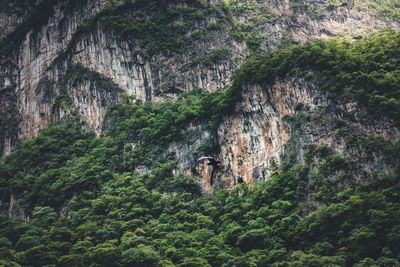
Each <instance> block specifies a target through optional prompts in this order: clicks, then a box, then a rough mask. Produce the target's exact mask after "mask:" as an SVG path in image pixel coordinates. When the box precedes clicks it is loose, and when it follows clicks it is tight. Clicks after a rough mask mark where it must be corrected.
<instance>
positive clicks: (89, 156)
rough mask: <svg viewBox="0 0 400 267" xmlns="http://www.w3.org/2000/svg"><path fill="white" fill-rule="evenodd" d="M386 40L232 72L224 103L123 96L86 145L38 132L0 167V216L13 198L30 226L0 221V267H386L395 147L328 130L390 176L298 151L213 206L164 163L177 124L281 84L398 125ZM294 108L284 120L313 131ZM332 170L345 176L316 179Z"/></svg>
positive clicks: (306, 51) (395, 227)
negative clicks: (306, 83)
mask: <svg viewBox="0 0 400 267" xmlns="http://www.w3.org/2000/svg"><path fill="white" fill-rule="evenodd" d="M399 38H400V37H399V32H396V31H394V30H391V29H388V30H385V31H383V32H380V33H378V34H375V35H373V36H371V37H369V38H365V39H364V40H361V41H359V42H355V43H349V42H343V41H338V40H330V41H315V42H313V43H308V44H306V45H305V46H292V47H289V48H286V49H284V50H279V51H276V52H274V53H271V54H268V55H265V56H263V57H260V58H259V59H255V60H252V61H250V62H248V63H247V64H245V65H244V67H243V68H242V69H241V70H239V71H238V73H237V74H236V75H235V77H234V82H233V86H232V87H230V88H228V89H227V90H226V91H220V92H214V93H208V92H205V91H203V90H200V89H196V90H194V91H192V92H190V93H186V94H183V95H182V96H181V97H180V98H179V99H177V100H176V101H165V102H162V103H150V102H149V103H146V104H143V103H141V102H140V101H136V100H134V99H130V98H129V97H127V99H126V100H127V101H126V103H121V104H118V105H115V106H113V107H111V108H110V112H109V115H108V119H107V121H108V130H107V131H106V132H105V133H104V135H103V136H102V137H100V138H96V137H95V136H94V134H93V133H91V132H88V131H87V130H85V129H84V128H82V125H81V124H80V123H79V122H78V121H75V120H67V121H66V122H65V123H64V124H54V125H52V126H50V127H49V128H47V129H44V130H42V132H41V134H40V135H39V137H37V138H33V139H32V140H29V141H27V142H25V143H24V144H22V145H21V148H20V149H19V150H18V151H16V152H15V153H13V154H11V155H10V156H9V157H7V158H5V159H3V160H1V161H0V193H1V194H0V196H1V198H2V199H1V200H2V203H4V201H8V200H9V199H10V197H11V195H14V196H16V198H17V199H19V200H20V204H21V205H22V206H23V207H24V209H25V210H26V212H27V213H28V215H29V216H30V219H31V220H30V221H22V220H21V219H19V218H9V217H8V216H5V215H1V216H0V265H11V266H19V265H23V266H44V265H56V266H171V265H179V266H210V265H211V266H268V265H272V266H305V265H311V266H324V265H330V266H344V265H346V266H351V265H354V264H358V266H365V265H368V264H369V265H373V264H376V265H382V266H397V265H399V261H400V248H399V246H398V244H399V242H400V227H399V225H400V204H399V203H400V195H399V194H398V192H399V189H400V188H399V186H400V185H399V178H400V177H399V170H398V155H399V153H400V145H399V144H400V142H399V141H398V140H385V139H384V138H383V137H381V136H367V137H365V136H358V135H356V134H355V133H353V132H345V130H346V128H345V127H342V126H343V124H344V122H341V121H336V123H337V128H338V129H337V134H338V135H339V134H343V135H344V136H346V140H347V142H346V146H347V148H348V149H349V151H350V152H352V151H353V150H354V151H362V152H365V151H366V152H368V153H365V154H367V155H366V158H361V159H360V160H366V161H368V160H369V158H368V157H369V156H374V153H376V155H378V154H379V155H385V156H382V159H380V160H382V161H381V162H383V163H385V164H387V166H390V167H392V169H394V170H395V172H394V173H393V174H390V173H379V174H375V173H372V174H371V176H370V177H360V178H361V179H362V178H367V179H365V180H364V183H359V182H358V181H357V180H356V179H355V175H359V173H358V172H357V170H354V165H353V162H351V161H349V160H348V158H347V159H346V158H344V157H342V156H340V155H337V154H335V153H333V152H332V151H331V150H329V148H327V147H315V146H308V147H306V148H305V149H307V151H308V153H307V157H306V162H305V164H304V165H298V164H296V162H295V161H292V162H290V161H288V162H284V163H283V164H282V166H280V168H279V169H278V170H277V172H276V173H274V174H273V175H271V177H269V179H268V180H267V181H266V182H264V183H255V184H254V185H253V186H252V187H249V186H248V185H246V184H242V185H239V186H236V187H235V188H234V189H233V190H231V191H228V190H223V189H222V190H218V191H217V192H215V194H213V195H203V194H202V192H201V189H200V187H199V185H198V184H197V183H196V181H195V180H194V179H192V178H191V177H188V176H186V175H184V174H182V173H179V172H176V171H175V170H176V159H175V157H174V155H173V154H171V153H168V152H167V151H168V150H167V146H168V144H169V143H170V142H171V141H173V140H176V139H179V138H181V137H182V132H181V129H182V128H183V127H184V126H186V125H187V124H188V123H189V122H200V121H206V122H211V128H212V129H213V130H215V129H216V127H217V126H218V125H219V123H220V122H221V118H222V116H223V115H224V114H226V113H229V112H232V111H234V108H233V107H234V104H235V102H236V101H237V100H238V99H239V98H240V94H241V89H242V88H243V86H244V85H246V84H249V83H250V84H251V83H260V84H262V85H265V86H267V85H268V84H269V83H271V82H272V81H273V80H274V79H275V78H276V77H279V76H281V77H283V76H285V75H290V74H293V73H302V74H304V73H309V75H310V76H309V78H310V79H314V80H316V81H320V82H321V84H320V87H321V88H322V90H325V91H326V92H329V94H330V95H331V97H339V98H340V97H351V98H353V99H354V100H355V101H358V102H359V103H360V104H361V105H364V106H365V107H367V108H368V109H369V110H371V111H379V112H380V113H377V114H382V113H386V114H387V115H388V116H390V117H391V118H393V119H398V117H396V116H398V114H399V113H398V112H399V104H398V101H400V99H399V97H400V95H399V93H400V90H399V75H398V74H399V72H398V69H399V64H400V60H399V54H398V51H399ZM78 72H80V73H82V75H83V76H85V78H87V79H89V80H90V79H91V78H93V76H92V75H94V79H97V78H98V77H97V76H96V74H95V73H92V72H90V71H88V70H87V69H82V68H81V67H79V66H75V67H74V68H72V69H70V72H69V78H70V79H69V80H70V81H71V82H74V81H79V79H81V77H79V76H77V75H76V74H77V73H78ZM107 81H108V80H102V82H105V83H106V85H107V86H108V85H109V84H108V83H107ZM59 101H60V102H61V101H67V100H66V99H65V98H63V97H60V100H59ZM301 109H302V108H301V105H298V106H297V107H296V110H297V111H299V112H298V113H299V114H296V115H299V116H304V117H305V118H306V119H307V120H308V121H309V122H313V121H314V120H316V119H318V118H317V115H318V114H305V111H301ZM292 119H293V122H295V120H296V118H292ZM304 124H306V123H304ZM206 149H208V148H206ZM354 155H358V154H356V153H355V154H354ZM350 156H353V155H350ZM315 158H317V159H318V160H314V159H315ZM315 162H317V163H318V164H317V163H315ZM396 164H397V165H396ZM385 167H386V166H385ZM336 171H342V172H343V173H344V174H345V175H344V176H338V177H336V178H337V179H336V180H332V179H327V178H332V172H336ZM350 182H352V183H350ZM310 203H311V204H314V205H310ZM307 205H310V206H311V207H310V206H307ZM61 215H62V216H61ZM356 266H357V265H356Z"/></svg>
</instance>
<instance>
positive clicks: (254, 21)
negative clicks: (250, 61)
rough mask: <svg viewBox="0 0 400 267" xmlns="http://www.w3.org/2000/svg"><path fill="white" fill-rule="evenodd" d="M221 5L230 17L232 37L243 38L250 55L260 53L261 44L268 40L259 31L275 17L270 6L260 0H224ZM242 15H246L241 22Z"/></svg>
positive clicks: (261, 49)
mask: <svg viewBox="0 0 400 267" xmlns="http://www.w3.org/2000/svg"><path fill="white" fill-rule="evenodd" d="M222 5H223V6H224V7H225V10H226V11H227V13H228V14H230V15H231V17H232V18H231V23H232V24H233V30H232V33H231V34H232V35H233V37H236V38H239V39H242V40H244V41H245V42H246V44H247V47H248V48H249V50H250V53H251V55H258V54H260V53H261V52H262V51H263V48H262V45H265V43H266V42H267V41H268V37H266V36H263V35H262V34H261V31H262V30H263V28H264V27H265V25H266V24H268V23H271V22H272V21H273V20H274V19H276V18H277V15H276V14H275V13H274V12H273V10H272V9H271V7H269V6H268V5H266V4H265V2H263V1H260V0H225V1H223V2H222ZM243 17H246V21H245V22H242V18H243Z"/></svg>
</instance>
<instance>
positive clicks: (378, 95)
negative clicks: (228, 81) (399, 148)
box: [233, 28, 400, 122]
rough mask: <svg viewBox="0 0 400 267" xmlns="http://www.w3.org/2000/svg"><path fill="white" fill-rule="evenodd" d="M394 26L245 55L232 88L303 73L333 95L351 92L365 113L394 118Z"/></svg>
mask: <svg viewBox="0 0 400 267" xmlns="http://www.w3.org/2000/svg"><path fill="white" fill-rule="evenodd" d="M399 46H400V32H399V31H396V30H394V29H391V28H388V29H386V30H383V31H380V32H378V33H376V34H373V35H371V36H369V37H365V38H363V39H362V40H360V41H358V42H347V41H343V40H338V39H330V40H328V41H322V40H316V41H314V42H309V43H307V44H306V45H304V46H298V45H296V46H291V47H288V48H286V49H282V50H278V51H276V52H274V53H271V54H266V55H264V56H262V57H259V58H258V59H255V60H251V61H249V62H247V63H245V64H244V66H243V67H242V68H241V69H240V70H239V71H238V72H237V74H236V77H235V80H234V84H233V87H234V88H235V90H238V89H237V88H241V87H242V85H244V84H246V83H259V84H264V85H267V84H269V83H271V82H272V81H273V80H274V79H275V78H276V77H284V76H285V75H287V74H291V73H296V72H307V71H310V73H309V78H310V79H315V80H316V81H318V83H319V87H320V88H322V89H323V90H325V91H327V92H329V93H330V94H331V95H332V96H334V97H339V98H351V99H354V100H355V101H358V102H359V103H360V104H361V105H363V106H365V107H366V108H368V110H369V111H370V114H371V116H375V115H377V116H382V115H384V116H388V117H390V118H392V119H393V120H396V121H397V122H400V72H399V70H398V69H399V62H400V55H399V53H398V51H399V49H400V47H399Z"/></svg>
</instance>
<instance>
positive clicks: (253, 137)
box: [218, 76, 400, 183]
mask: <svg viewBox="0 0 400 267" xmlns="http://www.w3.org/2000/svg"><path fill="white" fill-rule="evenodd" d="M291 121H292V123H290V122H291ZM293 121H295V122H296V123H293ZM338 122H340V123H343V125H340V126H338V124H339V123H338ZM344 122H345V123H344ZM340 131H342V132H348V133H355V134H356V136H357V138H363V137H368V136H372V135H380V136H382V138H383V139H385V140H395V139H397V138H399V137H400V132H399V130H398V129H397V128H396V126H395V124H394V123H393V122H392V121H391V120H388V119H381V120H379V121H376V120H375V119H372V118H371V116H370V114H368V112H367V111H366V110H364V109H362V108H360V107H358V106H357V104H356V103H353V102H346V101H337V100H334V99H330V98H328V97H327V95H326V94H324V93H321V90H320V89H318V88H317V86H316V84H315V83H314V82H313V81H306V80H305V79H304V78H302V77H301V76H296V77H291V78H287V79H283V80H276V81H275V82H274V83H273V85H271V86H269V87H267V88H263V87H261V86H259V85H252V86H247V87H246V88H244V90H243V100H242V101H241V102H240V103H239V104H238V105H237V106H236V109H235V112H234V113H233V115H230V116H228V117H226V118H225V120H224V122H223V123H222V124H221V126H220V128H219V130H218V140H219V144H220V148H221V153H220V158H221V161H222V163H223V169H224V172H223V175H222V179H225V180H227V179H232V183H236V182H237V180H238V178H239V177H241V178H242V179H243V180H244V181H245V182H255V181H257V180H265V178H266V177H267V176H268V175H270V174H271V173H273V172H274V171H276V169H275V166H276V165H277V164H279V163H280V162H281V160H282V159H283V157H286V158H287V157H290V156H294V157H295V160H296V161H297V162H298V163H300V164H305V163H306V150H307V148H308V147H309V146H310V145H311V146H315V147H327V148H329V150H330V151H332V152H333V153H335V154H338V155H340V156H342V157H344V158H346V159H347V160H350V161H351V160H353V159H354V157H362V155H359V154H357V153H358V152H357V153H356V152H354V151H353V152H352V151H351V150H350V149H349V145H348V144H347V143H346V136H345V135H343V134H340ZM354 153H355V154H354ZM362 153H364V152H362ZM380 160H381V159H380V158H379V156H377V157H376V158H371V160H369V161H368V162H360V163H357V164H358V165H357V168H358V169H359V170H365V171H366V172H361V171H360V172H359V175H358V176H359V178H361V177H363V176H367V175H369V174H371V173H372V172H377V171H382V170H384V171H385V172H387V173H388V174H390V172H392V171H393V168H392V167H388V166H386V165H380V164H379V163H380ZM371 166H372V167H371ZM356 176H357V175H356Z"/></svg>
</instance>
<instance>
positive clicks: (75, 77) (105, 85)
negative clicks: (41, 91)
mask: <svg viewBox="0 0 400 267" xmlns="http://www.w3.org/2000/svg"><path fill="white" fill-rule="evenodd" d="M84 81H87V82H90V83H91V89H92V88H96V90H99V91H101V90H104V91H107V92H121V91H122V90H121V89H120V88H119V87H118V85H117V84H115V83H114V82H113V81H112V80H111V79H109V78H105V77H104V76H102V75H101V74H99V73H98V72H95V71H91V70H89V69H88V68H85V67H83V66H82V65H80V64H75V65H72V66H70V67H69V68H68V69H67V72H66V73H65V76H64V83H67V82H68V83H70V84H71V85H72V86H76V85H77V84H79V83H82V82H84Z"/></svg>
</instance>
